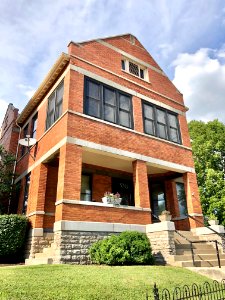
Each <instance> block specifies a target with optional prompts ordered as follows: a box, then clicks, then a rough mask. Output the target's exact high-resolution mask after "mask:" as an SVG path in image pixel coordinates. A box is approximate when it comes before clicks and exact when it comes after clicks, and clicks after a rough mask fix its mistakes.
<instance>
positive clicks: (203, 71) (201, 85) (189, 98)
mask: <svg viewBox="0 0 225 300" xmlns="http://www.w3.org/2000/svg"><path fill="white" fill-rule="evenodd" d="M220 57H221V50H215V49H214V50H212V49H206V48H205V49H200V50H198V51H197V52H195V53H193V54H189V53H182V54H179V55H178V57H177V59H176V60H175V61H174V62H173V65H174V66H175V74H174V80H173V83H174V84H175V85H176V87H177V88H178V89H179V90H180V91H181V92H182V93H183V95H184V100H185V104H186V105H187V106H188V107H189V108H190V110H189V112H188V113H187V116H188V119H196V120H203V121H209V120H213V119H219V120H220V121H222V122H224V123H225V62H224V61H223V60H220Z"/></svg>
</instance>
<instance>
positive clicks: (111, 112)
mask: <svg viewBox="0 0 225 300" xmlns="http://www.w3.org/2000/svg"><path fill="white" fill-rule="evenodd" d="M104 119H105V120H106V121H109V122H113V123H115V122H116V108H115V107H112V106H108V105H105V106H104Z"/></svg>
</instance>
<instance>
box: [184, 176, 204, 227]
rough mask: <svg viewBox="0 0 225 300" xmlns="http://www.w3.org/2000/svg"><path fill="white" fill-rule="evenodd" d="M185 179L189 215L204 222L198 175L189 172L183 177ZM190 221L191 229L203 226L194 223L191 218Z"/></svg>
mask: <svg viewBox="0 0 225 300" xmlns="http://www.w3.org/2000/svg"><path fill="white" fill-rule="evenodd" d="M183 179H184V188H185V193H186V198H187V209H188V214H189V215H191V216H193V217H195V218H196V219H198V220H199V221H201V222H203V216H202V208H201V203H200V197H199V191H198V184H197V178H196V173H189V172H187V173H185V174H184V175H183ZM189 220H190V227H191V228H196V227H202V225H201V224H200V223H198V222H197V221H194V220H192V219H191V218H189Z"/></svg>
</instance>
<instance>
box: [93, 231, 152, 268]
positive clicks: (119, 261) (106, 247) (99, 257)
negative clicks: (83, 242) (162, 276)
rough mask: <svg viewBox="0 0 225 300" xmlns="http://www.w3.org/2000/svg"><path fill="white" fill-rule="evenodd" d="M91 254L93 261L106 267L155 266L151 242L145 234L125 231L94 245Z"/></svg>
mask: <svg viewBox="0 0 225 300" xmlns="http://www.w3.org/2000/svg"><path fill="white" fill-rule="evenodd" d="M89 254H90V257H91V261H92V262H93V263H96V264H106V265H138V264H139V265H144V264H153V262H154V261H153V256H152V250H151V246H150V242H149V240H148V238H147V236H146V235H145V234H144V233H140V232H137V231H124V232H122V233H121V234H119V235H112V236H110V237H108V238H106V239H104V240H100V241H98V242H96V243H94V244H93V245H92V246H91V247H90V249H89Z"/></svg>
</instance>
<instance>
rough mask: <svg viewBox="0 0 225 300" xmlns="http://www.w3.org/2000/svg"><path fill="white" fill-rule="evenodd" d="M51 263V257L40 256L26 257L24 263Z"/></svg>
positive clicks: (29, 264)
mask: <svg viewBox="0 0 225 300" xmlns="http://www.w3.org/2000/svg"><path fill="white" fill-rule="evenodd" d="M52 263H53V258H50V257H42V258H36V257H35V258H28V259H26V260H25V265H28V266H31V265H51V264H52Z"/></svg>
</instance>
